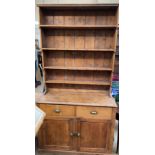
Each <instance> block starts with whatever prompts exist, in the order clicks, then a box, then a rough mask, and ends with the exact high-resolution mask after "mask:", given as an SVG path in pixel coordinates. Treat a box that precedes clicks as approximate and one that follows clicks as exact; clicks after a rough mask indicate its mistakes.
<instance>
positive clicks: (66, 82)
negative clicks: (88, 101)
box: [45, 80, 110, 86]
mask: <svg viewBox="0 0 155 155" xmlns="http://www.w3.org/2000/svg"><path fill="white" fill-rule="evenodd" d="M45 82H46V83H55V84H80V85H103V86H110V82H94V81H71V80H68V81H67V80H47V81H45Z"/></svg>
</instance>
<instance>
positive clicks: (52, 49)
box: [42, 48, 115, 52]
mask: <svg viewBox="0 0 155 155" xmlns="http://www.w3.org/2000/svg"><path fill="white" fill-rule="evenodd" d="M42 50H46V51H99V52H108V51H109V52H115V50H114V49H65V48H64V49H63V48H42Z"/></svg>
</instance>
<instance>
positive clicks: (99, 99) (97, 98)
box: [35, 90, 116, 107]
mask: <svg viewBox="0 0 155 155" xmlns="http://www.w3.org/2000/svg"><path fill="white" fill-rule="evenodd" d="M35 98H36V102H37V103H49V104H56V105H57V104H61V105H63V104H64V105H66V104H67V105H82V106H83V105H86V106H90V105H91V106H101V107H102V106H104V107H116V103H115V100H114V99H113V98H112V97H109V96H108V95H106V94H105V93H104V92H85V93H83V92H77V91H76V90H75V91H67V90H65V91H61V90H57V91H54V90H48V92H47V93H46V94H45V95H44V94H41V93H36V97H35Z"/></svg>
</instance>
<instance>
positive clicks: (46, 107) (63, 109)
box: [39, 103, 75, 117]
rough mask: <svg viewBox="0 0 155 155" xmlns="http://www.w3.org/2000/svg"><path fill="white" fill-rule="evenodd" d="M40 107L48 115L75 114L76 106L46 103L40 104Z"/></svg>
mask: <svg viewBox="0 0 155 155" xmlns="http://www.w3.org/2000/svg"><path fill="white" fill-rule="evenodd" d="M39 107H40V108H41V109H42V110H43V111H44V112H45V113H46V117H48V116H75V107H74V106H68V105H50V104H46V103H41V104H39Z"/></svg>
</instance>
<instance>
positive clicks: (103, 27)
mask: <svg viewBox="0 0 155 155" xmlns="http://www.w3.org/2000/svg"><path fill="white" fill-rule="evenodd" d="M39 27H40V28H50V29H116V28H117V25H39Z"/></svg>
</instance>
